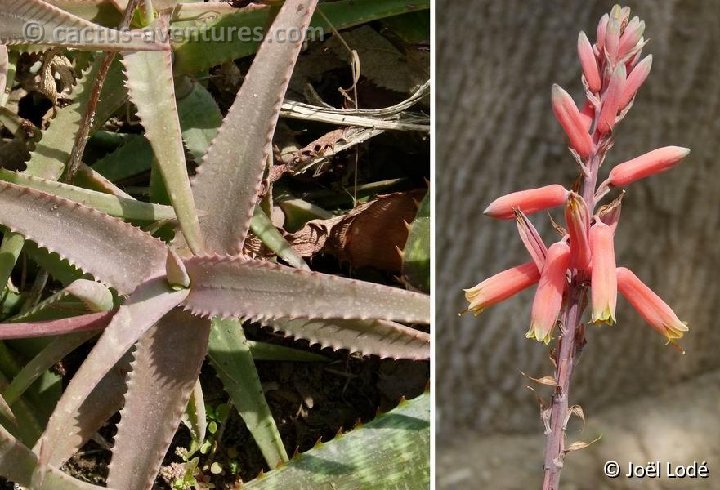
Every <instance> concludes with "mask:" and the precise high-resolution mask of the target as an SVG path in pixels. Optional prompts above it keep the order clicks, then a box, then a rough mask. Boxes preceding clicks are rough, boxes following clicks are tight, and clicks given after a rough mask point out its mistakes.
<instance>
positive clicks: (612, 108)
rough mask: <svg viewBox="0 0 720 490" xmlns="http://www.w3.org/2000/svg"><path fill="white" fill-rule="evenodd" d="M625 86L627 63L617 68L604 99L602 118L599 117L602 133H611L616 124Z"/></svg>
mask: <svg viewBox="0 0 720 490" xmlns="http://www.w3.org/2000/svg"><path fill="white" fill-rule="evenodd" d="M624 86H625V65H623V64H620V65H618V66H617V67H616V68H615V71H614V72H613V74H612V76H611V77H610V83H609V84H608V88H607V91H606V92H605V95H604V97H603V99H602V108H601V109H600V118H599V119H598V131H600V132H601V133H603V134H604V133H609V132H610V131H612V128H613V127H614V126H615V119H616V118H617V115H618V111H619V110H620V99H621V97H622V95H623V88H624Z"/></svg>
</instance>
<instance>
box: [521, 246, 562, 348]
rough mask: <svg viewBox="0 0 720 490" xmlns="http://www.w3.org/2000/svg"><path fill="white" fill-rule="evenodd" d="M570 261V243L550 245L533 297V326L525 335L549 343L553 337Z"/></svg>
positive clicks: (531, 317) (531, 319) (531, 318)
mask: <svg viewBox="0 0 720 490" xmlns="http://www.w3.org/2000/svg"><path fill="white" fill-rule="evenodd" d="M569 262H570V247H568V245H567V244H566V243H565V242H564V241H561V242H557V243H553V244H552V245H550V248H548V254H547V260H546V261H545V267H544V268H543V271H542V274H541V275H540V284H538V288H537V292H536V293H535V299H534V300H533V306H532V314H531V316H530V330H528V332H527V333H526V334H525V337H527V338H529V339H535V340H538V341H540V342H544V343H546V344H548V343H549V342H550V340H551V339H552V330H553V328H554V327H555V323H556V322H557V319H558V315H560V309H561V308H562V298H563V293H564V292H565V287H566V286H567V278H566V273H567V269H568V264H569Z"/></svg>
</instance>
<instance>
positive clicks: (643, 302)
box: [617, 267, 688, 342]
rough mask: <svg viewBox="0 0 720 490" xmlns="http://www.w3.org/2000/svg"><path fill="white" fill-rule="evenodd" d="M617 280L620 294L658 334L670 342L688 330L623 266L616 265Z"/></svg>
mask: <svg viewBox="0 0 720 490" xmlns="http://www.w3.org/2000/svg"><path fill="white" fill-rule="evenodd" d="M617 281H618V289H619V290H620V294H622V295H623V297H624V298H625V299H626V300H627V301H628V303H630V304H631V305H632V307H633V308H635V310H636V311H637V312H638V313H640V316H642V317H643V319H644V320H645V321H646V322H647V323H648V324H649V325H650V326H651V327H652V328H654V329H655V330H657V331H658V332H659V333H660V334H662V335H664V336H665V337H667V339H668V341H670V342H672V341H674V340H677V339H679V338H680V337H682V336H683V334H684V333H685V332H687V331H688V327H687V325H686V324H685V322H682V321H680V320H679V319H678V317H677V315H675V312H673V311H672V309H671V308H670V307H669V306H668V305H667V304H666V303H665V302H664V301H663V300H662V299H660V297H659V296H658V295H657V294H655V293H654V292H653V291H652V290H651V289H650V288H649V287H647V286H646V285H645V284H643V282H642V281H641V280H640V279H638V277H637V276H636V275H635V274H633V272H632V271H631V270H629V269H626V268H625V267H618V269H617Z"/></svg>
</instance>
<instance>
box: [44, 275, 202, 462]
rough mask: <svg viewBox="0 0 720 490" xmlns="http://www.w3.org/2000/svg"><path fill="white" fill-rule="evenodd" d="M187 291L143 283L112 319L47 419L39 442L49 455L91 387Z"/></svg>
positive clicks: (158, 282) (162, 281)
mask: <svg viewBox="0 0 720 490" xmlns="http://www.w3.org/2000/svg"><path fill="white" fill-rule="evenodd" d="M187 294H188V290H187V289H181V290H178V291H173V290H172V289H171V288H170V286H169V285H168V284H167V282H166V281H165V278H164V277H160V278H155V279H151V280H149V281H147V282H145V283H143V284H142V285H141V286H140V287H138V288H137V290H136V291H135V292H134V293H133V294H132V295H131V296H130V297H129V298H128V301H127V302H126V303H125V304H124V305H122V306H121V307H120V308H119V310H118V312H117V313H116V314H115V316H114V317H113V319H112V321H111V322H110V325H109V326H108V327H107V328H106V329H105V331H104V332H103V334H102V336H101V337H100V339H99V340H98V342H97V343H96V344H95V347H93V350H92V351H91V352H90V354H88V356H87V358H86V359H85V362H84V363H83V364H82V366H80V369H79V370H78V372H77V373H76V374H75V376H74V377H73V378H72V380H71V381H70V384H69V385H68V387H67V389H66V390H65V392H64V393H63V395H62V397H61V398H60V401H59V402H58V404H57V407H55V411H54V412H53V414H52V416H51V417H50V421H49V422H48V427H47V429H46V430H45V434H44V435H43V437H42V440H44V441H45V444H46V445H47V448H46V450H47V451H49V452H50V453H49V454H52V452H53V451H54V450H55V449H54V448H55V446H56V445H57V444H58V443H57V441H58V440H60V439H62V438H63V437H65V431H66V430H67V429H66V426H69V425H70V424H71V423H72V420H73V419H74V418H75V417H77V415H78V409H79V408H80V405H81V404H82V403H83V401H85V399H86V398H87V397H88V395H90V393H91V392H92V390H93V388H95V386H97V385H98V383H99V382H100V381H101V380H102V379H103V377H104V376H105V375H106V374H107V373H108V371H110V370H111V369H112V367H113V366H114V365H115V364H116V363H117V362H118V361H119V360H120V359H121V358H122V356H123V355H124V354H125V353H126V352H127V351H128V349H130V347H132V346H133V344H135V342H137V341H138V339H139V338H140V337H142V336H143V335H144V334H145V332H147V330H148V329H149V328H150V327H152V326H153V325H154V324H155V323H156V322H158V321H159V320H160V319H161V318H162V317H163V316H164V315H165V314H166V313H167V312H169V311H170V310H172V309H173V308H174V307H175V306H177V305H178V304H180V303H181V302H182V301H183V300H184V299H185V297H186V296H187Z"/></svg>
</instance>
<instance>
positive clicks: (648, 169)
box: [608, 146, 690, 187]
mask: <svg viewBox="0 0 720 490" xmlns="http://www.w3.org/2000/svg"><path fill="white" fill-rule="evenodd" d="M689 153H690V150H689V149H688V148H683V147H681V146H665V147H663V148H658V149H657V150H653V151H650V152H648V153H645V154H644V155H640V156H639V157H635V158H633V159H632V160H628V161H627V162H623V163H620V164H618V165H616V166H615V167H614V168H613V169H612V170H611V171H610V176H609V177H608V182H610V184H612V185H614V186H615V187H625V186H627V185H630V184H632V183H633V182H635V181H637V180H640V179H644V178H645V177H649V176H651V175H655V174H658V173H661V172H665V171H667V170H670V169H671V168H673V167H674V166H675V165H677V164H678V163H680V160H682V159H683V158H685V157H686V156H688V154H689Z"/></svg>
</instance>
